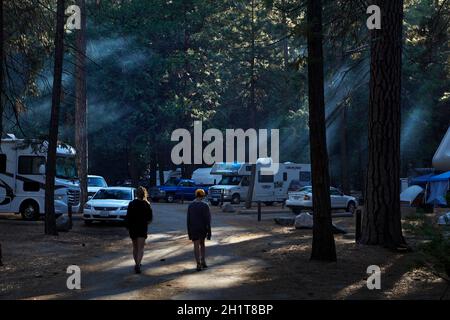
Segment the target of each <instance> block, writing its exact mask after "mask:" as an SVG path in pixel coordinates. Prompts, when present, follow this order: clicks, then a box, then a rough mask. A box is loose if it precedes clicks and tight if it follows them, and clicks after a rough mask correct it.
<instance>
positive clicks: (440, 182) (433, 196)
mask: <svg viewBox="0 0 450 320" xmlns="http://www.w3.org/2000/svg"><path fill="white" fill-rule="evenodd" d="M429 184H430V188H429V189H430V192H429V196H428V200H427V203H430V204H435V205H436V204H437V205H444V206H445V205H447V200H446V198H445V196H446V194H447V190H449V184H450V171H448V172H444V173H441V174H438V175H435V176H434V177H431V178H430V180H429Z"/></svg>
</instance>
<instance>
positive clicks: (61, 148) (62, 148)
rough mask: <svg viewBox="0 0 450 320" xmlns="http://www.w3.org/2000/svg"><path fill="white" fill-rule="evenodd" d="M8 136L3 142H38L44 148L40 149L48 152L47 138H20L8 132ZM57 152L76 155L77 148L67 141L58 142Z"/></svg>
mask: <svg viewBox="0 0 450 320" xmlns="http://www.w3.org/2000/svg"><path fill="white" fill-rule="evenodd" d="M7 136H8V138H4V139H2V143H24V144H25V145H26V144H29V145H31V144H36V145H39V144H40V145H41V147H42V148H43V149H42V150H40V151H41V152H46V151H47V147H48V141H46V140H41V139H18V138H16V136H15V135H13V134H8V135H7ZM56 153H57V154H59V155H75V153H76V152H75V149H74V148H73V147H72V146H70V145H68V144H66V143H62V142H58V145H57V148H56Z"/></svg>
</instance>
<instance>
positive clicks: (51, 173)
mask: <svg viewBox="0 0 450 320" xmlns="http://www.w3.org/2000/svg"><path fill="white" fill-rule="evenodd" d="M63 59H64V0H58V2H57V9H56V35H55V65H54V69H53V88H52V110H51V115H50V129H49V133H48V151H47V165H46V170H45V171H46V176H45V234H50V235H58V231H57V230H56V219H55V199H54V198H55V175H56V148H57V144H58V125H59V123H58V122H59V109H60V105H61V93H62V71H63Z"/></svg>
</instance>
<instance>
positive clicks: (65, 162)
mask: <svg viewBox="0 0 450 320" xmlns="http://www.w3.org/2000/svg"><path fill="white" fill-rule="evenodd" d="M56 176H57V177H58V178H63V179H76V178H78V174H77V166H76V164H75V158H74V157H62V156H59V157H56Z"/></svg>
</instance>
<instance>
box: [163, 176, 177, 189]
mask: <svg viewBox="0 0 450 320" xmlns="http://www.w3.org/2000/svg"><path fill="white" fill-rule="evenodd" d="M179 182H180V180H178V179H177V178H173V177H172V178H170V179H169V180H167V181H166V183H164V185H165V186H167V187H173V186H177V185H178V183H179Z"/></svg>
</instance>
